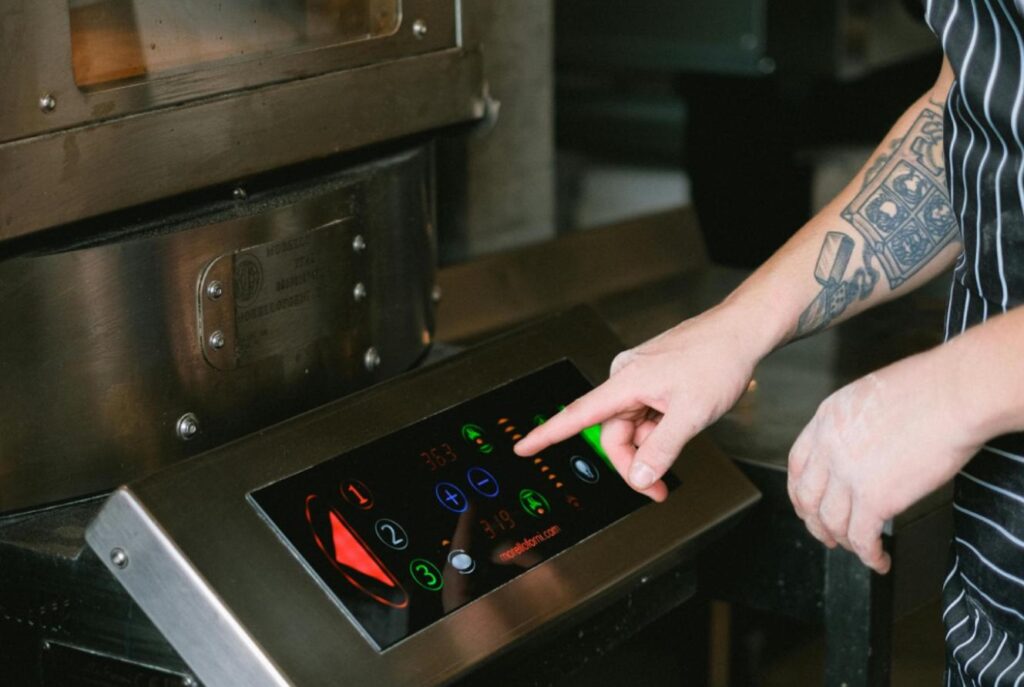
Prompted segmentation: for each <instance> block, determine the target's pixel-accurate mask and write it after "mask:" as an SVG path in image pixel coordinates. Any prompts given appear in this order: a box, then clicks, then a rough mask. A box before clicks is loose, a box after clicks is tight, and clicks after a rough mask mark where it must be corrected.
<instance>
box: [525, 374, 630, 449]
mask: <svg viewBox="0 0 1024 687" xmlns="http://www.w3.org/2000/svg"><path fill="white" fill-rule="evenodd" d="M616 379H617V378H615V377H612V378H611V379H609V380H608V381H607V382H605V383H604V384H602V385H601V386H599V387H597V388H596V389H594V390H593V391H591V392H589V393H586V394H584V395H583V396H580V397H579V398H577V399H576V400H575V401H573V402H572V403H570V404H569V405H567V406H566V407H565V408H564V409H563V410H562V412H560V413H558V414H557V415H555V416H554V417H552V418H551V419H549V420H548V421H547V422H545V423H544V424H542V425H539V426H537V427H535V428H534V429H533V430H532V431H531V432H530V433H529V434H527V435H526V436H525V437H523V438H522V439H520V440H519V442H518V443H517V444H516V445H515V446H514V447H513V450H514V451H515V452H516V453H517V454H518V455H520V456H532V455H536V454H538V453H540V452H541V451H543V450H544V449H545V448H547V447H548V446H551V445H552V444H557V443H558V442H560V441H565V440H566V439H568V438H569V437H571V436H573V435H574V434H579V433H580V432H582V431H583V430H584V429H586V428H587V427H590V426H591V425H596V424H598V423H600V422H604V421H605V420H607V419H608V418H610V417H612V416H613V415H615V414H616V413H618V412H619V411H621V410H622V409H623V408H624V407H626V404H627V403H628V399H627V398H625V397H624V395H623V391H622V390H621V389H620V388H619V387H620V384H619V383H617V382H616V381H615V380H616Z"/></svg>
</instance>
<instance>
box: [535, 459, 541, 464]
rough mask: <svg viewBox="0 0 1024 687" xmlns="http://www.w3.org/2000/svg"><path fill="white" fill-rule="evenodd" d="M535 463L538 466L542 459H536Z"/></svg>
mask: <svg viewBox="0 0 1024 687" xmlns="http://www.w3.org/2000/svg"><path fill="white" fill-rule="evenodd" d="M533 462H534V463H536V464H540V462H541V459H540V458H534V459H533Z"/></svg>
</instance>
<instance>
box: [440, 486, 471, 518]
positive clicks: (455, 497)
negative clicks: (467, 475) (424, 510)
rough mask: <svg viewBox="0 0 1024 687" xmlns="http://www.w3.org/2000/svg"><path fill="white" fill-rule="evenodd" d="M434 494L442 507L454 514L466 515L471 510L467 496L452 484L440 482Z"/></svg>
mask: <svg viewBox="0 0 1024 687" xmlns="http://www.w3.org/2000/svg"><path fill="white" fill-rule="evenodd" d="M434 494H435V495H436V496H437V500H438V501H440V503H441V505H442V506H444V507H445V508H447V509H448V510H450V511H451V512H453V513H465V512H466V509H467V508H469V501H468V500H467V499H466V495H465V494H464V493H462V490H461V489H459V488H458V487H457V486H455V485H454V484H452V483H451V482H438V483H437V486H436V487H434Z"/></svg>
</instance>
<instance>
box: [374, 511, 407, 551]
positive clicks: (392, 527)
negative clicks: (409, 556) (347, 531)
mask: <svg viewBox="0 0 1024 687" xmlns="http://www.w3.org/2000/svg"><path fill="white" fill-rule="evenodd" d="M373 529H374V531H375V532H376V533H377V537H378V538H379V539H380V540H381V541H382V542H384V543H385V544H387V545H388V546H390V547H391V548H393V549H396V550H397V551H401V550H402V549H404V548H405V547H407V546H408V545H409V537H408V536H407V535H406V534H405V530H404V529H402V526H401V525H399V524H398V523H397V522H395V521H394V520H391V519H390V518H381V519H380V520H378V521H377V522H376V523H375V524H374V526H373Z"/></svg>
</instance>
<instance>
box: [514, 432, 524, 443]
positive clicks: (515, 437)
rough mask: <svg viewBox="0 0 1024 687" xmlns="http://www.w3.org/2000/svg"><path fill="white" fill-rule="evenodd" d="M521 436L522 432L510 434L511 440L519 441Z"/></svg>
mask: <svg viewBox="0 0 1024 687" xmlns="http://www.w3.org/2000/svg"><path fill="white" fill-rule="evenodd" d="M522 438H523V435H522V434H513V435H512V441H519V440H520V439H522Z"/></svg>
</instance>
